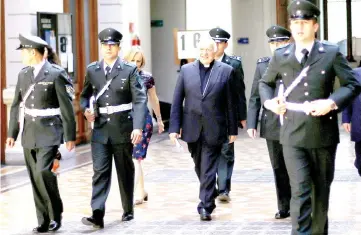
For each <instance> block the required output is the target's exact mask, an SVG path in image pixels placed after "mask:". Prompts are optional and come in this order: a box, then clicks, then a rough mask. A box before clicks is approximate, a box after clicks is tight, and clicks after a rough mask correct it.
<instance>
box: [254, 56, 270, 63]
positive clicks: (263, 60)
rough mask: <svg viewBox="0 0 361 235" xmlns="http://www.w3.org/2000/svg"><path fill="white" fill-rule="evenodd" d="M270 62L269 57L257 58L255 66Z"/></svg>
mask: <svg viewBox="0 0 361 235" xmlns="http://www.w3.org/2000/svg"><path fill="white" fill-rule="evenodd" d="M270 60H271V58H270V57H262V58H259V59H258V60H257V64H260V63H266V62H268V61H270Z"/></svg>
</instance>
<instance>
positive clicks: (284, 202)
mask: <svg viewBox="0 0 361 235" xmlns="http://www.w3.org/2000/svg"><path fill="white" fill-rule="evenodd" d="M266 141H267V148H268V154H269V157H270V160H271V165H272V169H273V176H274V178H275V184H276V193H277V205H278V210H279V211H286V212H287V211H289V210H290V200H291V186H290V179H289V177H288V173H287V169H286V164H285V160H284V157H283V150H282V145H281V144H280V142H279V141H278V140H266Z"/></svg>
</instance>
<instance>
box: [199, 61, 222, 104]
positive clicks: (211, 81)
mask: <svg viewBox="0 0 361 235" xmlns="http://www.w3.org/2000/svg"><path fill="white" fill-rule="evenodd" d="M221 63H222V62H218V61H214V64H213V67H212V69H211V72H210V74H209V78H208V81H207V83H206V87H205V88H204V93H203V98H205V97H206V96H207V95H208V94H209V93H210V92H211V90H212V88H213V86H214V85H215V84H216V83H217V80H218V78H219V76H218V75H219V72H220V69H219V67H221Z"/></svg>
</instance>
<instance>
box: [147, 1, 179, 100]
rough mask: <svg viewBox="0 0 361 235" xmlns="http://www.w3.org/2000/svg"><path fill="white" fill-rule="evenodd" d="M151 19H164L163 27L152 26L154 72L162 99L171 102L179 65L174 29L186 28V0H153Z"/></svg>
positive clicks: (159, 95)
mask: <svg viewBox="0 0 361 235" xmlns="http://www.w3.org/2000/svg"><path fill="white" fill-rule="evenodd" d="M150 3H151V4H150V8H151V19H152V20H163V22H164V25H163V27H152V28H151V41H152V46H151V48H152V55H151V58H152V72H153V76H154V78H155V82H156V87H157V94H158V97H159V100H160V101H163V102H167V103H171V101H172V99H173V91H174V87H175V84H176V82H177V78H178V72H177V70H178V69H179V65H176V64H175V62H174V57H175V55H174V48H173V47H174V42H173V29H174V28H178V29H179V30H184V29H186V16H185V11H186V1H185V0H177V1H169V0H151V1H150Z"/></svg>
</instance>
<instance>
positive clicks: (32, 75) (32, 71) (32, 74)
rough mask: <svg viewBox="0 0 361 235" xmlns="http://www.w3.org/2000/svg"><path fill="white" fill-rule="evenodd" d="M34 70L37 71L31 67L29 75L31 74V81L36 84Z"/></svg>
mask: <svg viewBox="0 0 361 235" xmlns="http://www.w3.org/2000/svg"><path fill="white" fill-rule="evenodd" d="M34 70H35V68H34V67H33V66H30V68H29V74H30V78H31V81H32V82H34V80H35V76H34Z"/></svg>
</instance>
